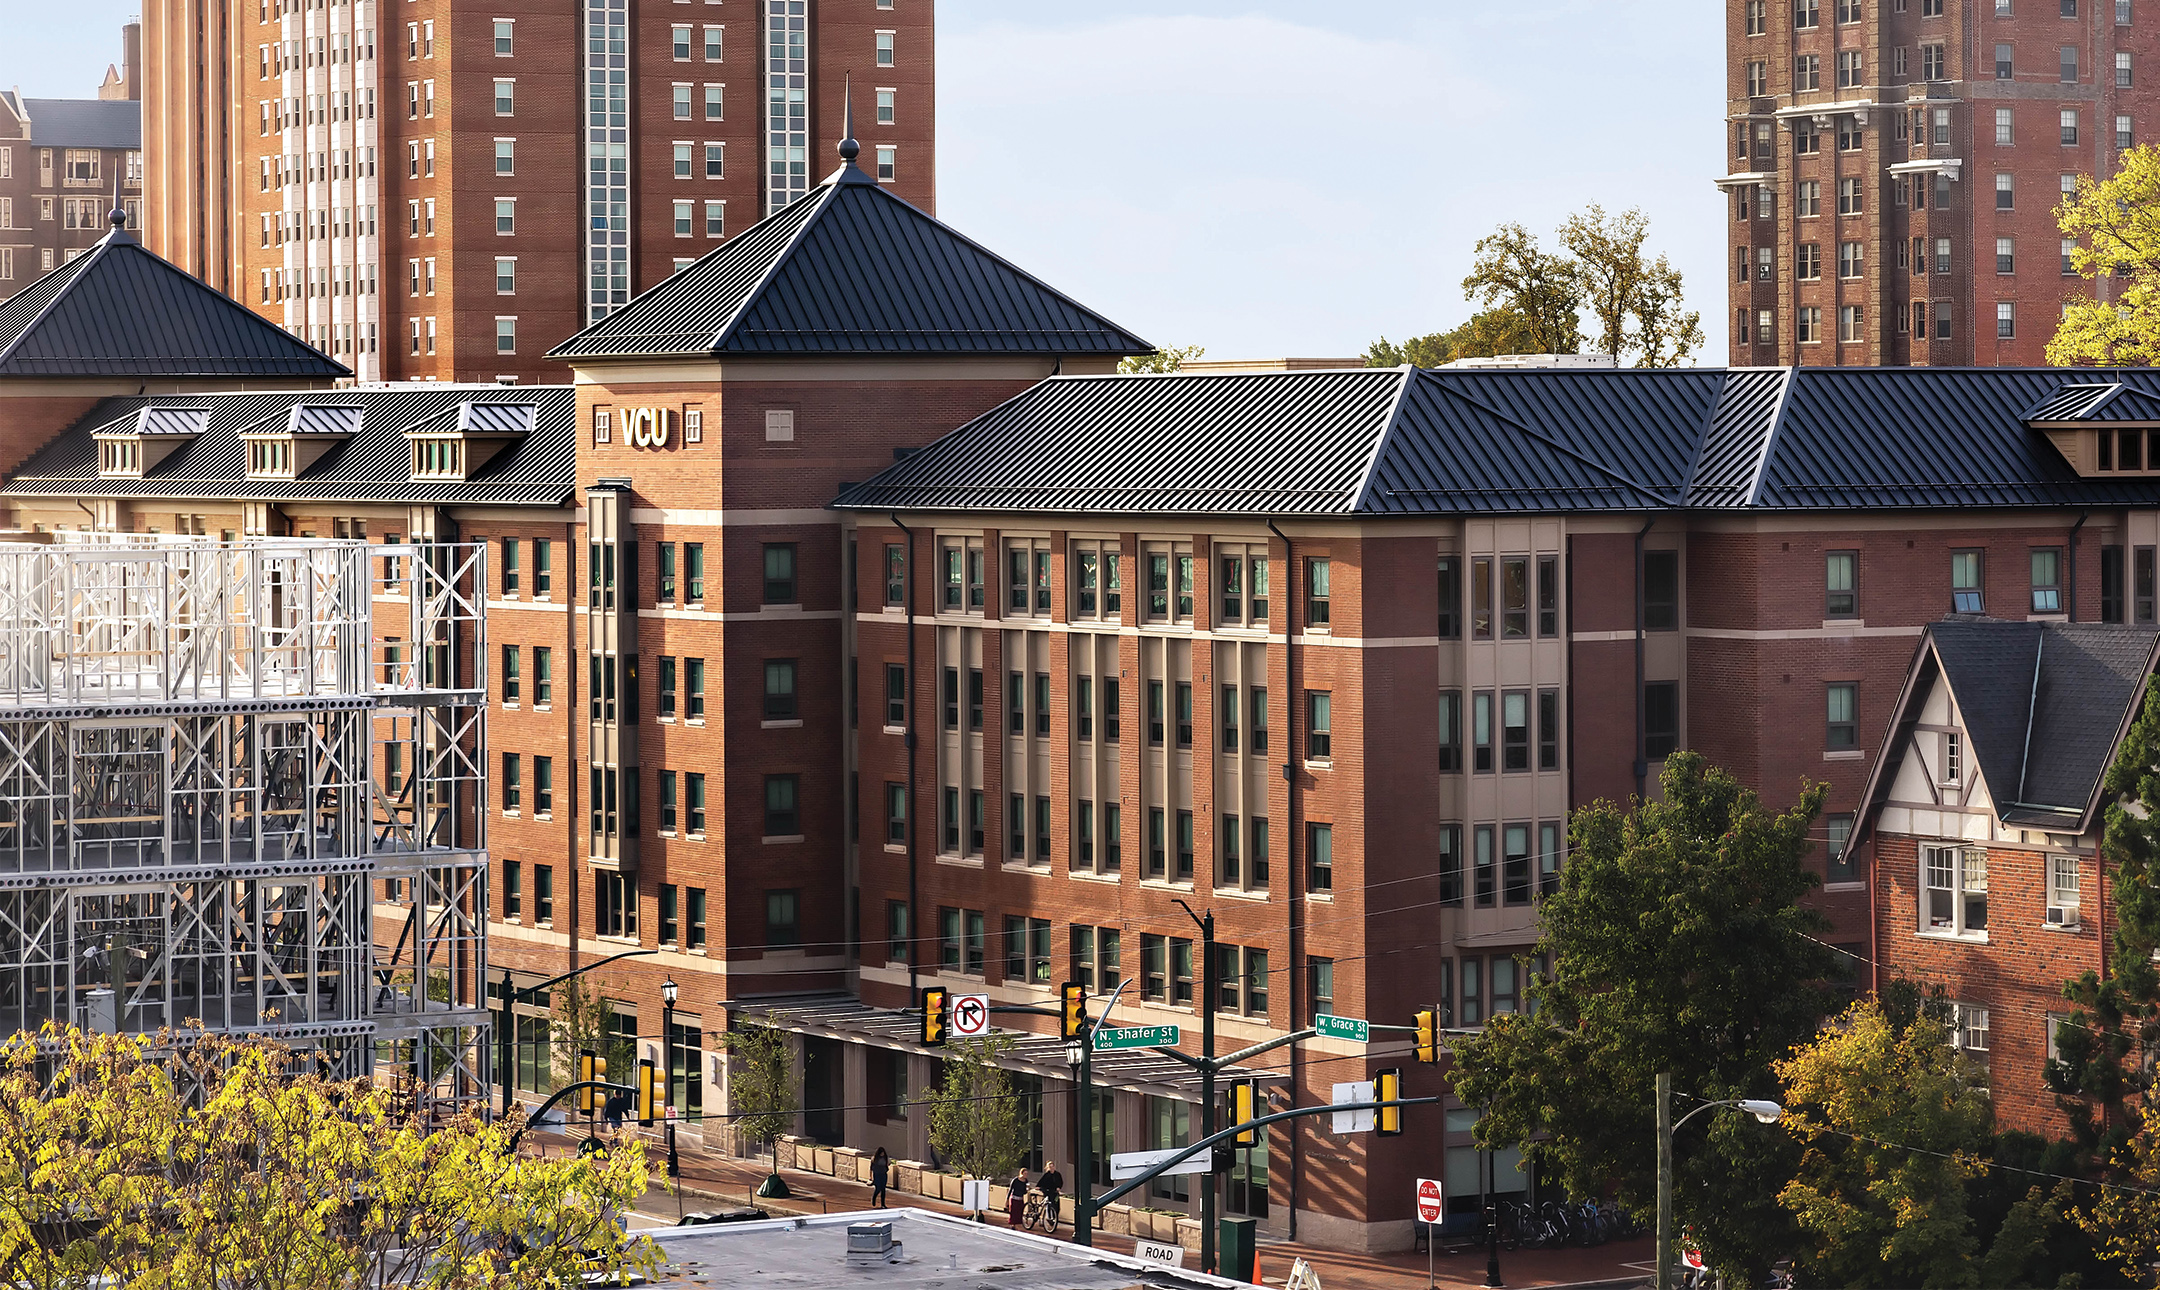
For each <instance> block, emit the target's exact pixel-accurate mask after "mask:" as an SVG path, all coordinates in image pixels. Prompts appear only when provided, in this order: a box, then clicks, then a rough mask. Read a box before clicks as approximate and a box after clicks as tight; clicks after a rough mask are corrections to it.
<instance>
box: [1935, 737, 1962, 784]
mask: <svg viewBox="0 0 2160 1290" xmlns="http://www.w3.org/2000/svg"><path fill="white" fill-rule="evenodd" d="M1938 769H1939V770H1940V772H1941V778H1942V782H1943V783H1945V784H1950V785H1956V784H1959V783H1961V782H1963V780H1964V778H1965V739H1964V736H1962V735H1960V734H1958V733H1957V732H1956V731H1954V730H1952V731H1948V732H1946V733H1945V734H1944V735H1943V737H1942V765H1941V766H1940V767H1939V768H1938Z"/></svg>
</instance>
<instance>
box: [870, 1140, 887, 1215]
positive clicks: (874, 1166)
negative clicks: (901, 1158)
mask: <svg viewBox="0 0 2160 1290" xmlns="http://www.w3.org/2000/svg"><path fill="white" fill-rule="evenodd" d="M891 1173H892V1157H891V1156H888V1155H886V1154H885V1148H883V1147H879V1148H878V1149H877V1154H876V1155H874V1156H872V1157H870V1208H872V1209H883V1208H885V1180H886V1178H887V1177H889V1176H890V1175H891Z"/></svg>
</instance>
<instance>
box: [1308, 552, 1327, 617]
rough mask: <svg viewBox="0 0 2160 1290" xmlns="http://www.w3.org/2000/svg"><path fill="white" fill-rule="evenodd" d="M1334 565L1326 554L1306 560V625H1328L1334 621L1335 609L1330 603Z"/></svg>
mask: <svg viewBox="0 0 2160 1290" xmlns="http://www.w3.org/2000/svg"><path fill="white" fill-rule="evenodd" d="M1331 568H1332V565H1331V563H1330V561H1329V560H1328V559H1327V557H1325V556H1316V557H1314V558H1313V559H1310V560H1307V561H1306V562H1305V625H1306V626H1307V627H1326V626H1327V625H1328V624H1329V623H1330V622H1332V621H1333V619H1332V618H1331V616H1330V615H1331V614H1332V613H1333V609H1332V607H1331V605H1330V603H1329V600H1328V596H1329V591H1328V586H1329V573H1330V571H1331Z"/></svg>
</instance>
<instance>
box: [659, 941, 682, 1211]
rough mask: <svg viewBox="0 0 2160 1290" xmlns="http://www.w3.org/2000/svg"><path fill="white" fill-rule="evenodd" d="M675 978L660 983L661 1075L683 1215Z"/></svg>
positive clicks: (670, 1166)
mask: <svg viewBox="0 0 2160 1290" xmlns="http://www.w3.org/2000/svg"><path fill="white" fill-rule="evenodd" d="M678 989H680V987H678V986H677V985H676V984H675V978H674V977H672V976H671V977H669V978H667V979H666V980H665V981H662V982H661V983H660V1078H661V1079H662V1080H664V1081H666V1084H665V1087H666V1088H667V1173H668V1180H669V1181H670V1182H672V1183H674V1184H675V1217H676V1218H678V1219H679V1218H681V1217H682V1159H681V1158H680V1157H679V1156H677V1155H676V1154H675V996H676V992H677V990H678Z"/></svg>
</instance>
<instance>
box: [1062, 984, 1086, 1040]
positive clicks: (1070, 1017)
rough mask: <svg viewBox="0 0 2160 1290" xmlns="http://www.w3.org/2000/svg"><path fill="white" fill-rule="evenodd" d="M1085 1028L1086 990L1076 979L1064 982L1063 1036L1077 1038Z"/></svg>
mask: <svg viewBox="0 0 2160 1290" xmlns="http://www.w3.org/2000/svg"><path fill="white" fill-rule="evenodd" d="M1086 1029H1087V990H1086V989H1085V988H1083V987H1082V986H1081V984H1080V983H1079V982H1078V981H1067V982H1066V983H1065V1038H1067V1039H1078V1038H1079V1037H1080V1034H1081V1032H1082V1031H1084V1030H1086Z"/></svg>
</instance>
